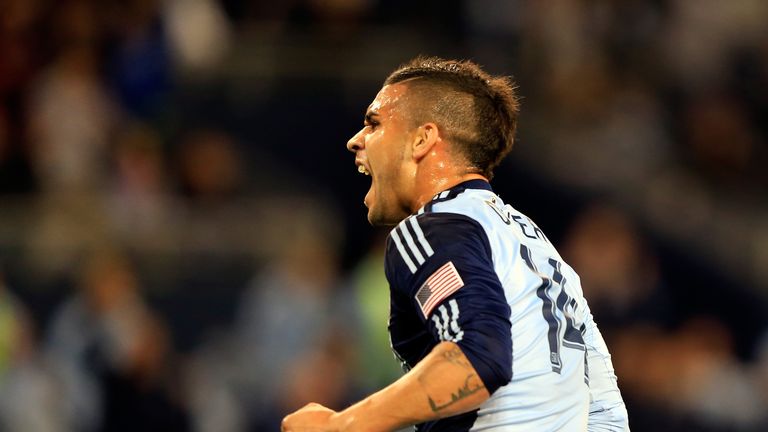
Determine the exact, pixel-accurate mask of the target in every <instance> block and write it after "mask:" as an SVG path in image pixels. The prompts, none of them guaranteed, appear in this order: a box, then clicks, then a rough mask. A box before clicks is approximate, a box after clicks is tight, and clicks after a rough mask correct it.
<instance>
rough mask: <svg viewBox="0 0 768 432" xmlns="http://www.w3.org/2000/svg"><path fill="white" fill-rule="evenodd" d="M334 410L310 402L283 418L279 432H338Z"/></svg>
mask: <svg viewBox="0 0 768 432" xmlns="http://www.w3.org/2000/svg"><path fill="white" fill-rule="evenodd" d="M335 415H336V411H334V410H332V409H329V408H326V407H324V406H322V405H320V404H318V403H310V404H307V405H305V406H304V407H303V408H301V409H300V410H298V411H296V412H294V413H293V414H289V415H287V416H286V417H285V418H284V419H283V424H282V426H281V427H280V430H281V432H340V431H341V429H340V428H339V426H338V425H336V424H334V423H336V422H335V421H334V420H335Z"/></svg>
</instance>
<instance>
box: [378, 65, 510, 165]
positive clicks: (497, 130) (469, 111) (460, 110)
mask: <svg viewBox="0 0 768 432" xmlns="http://www.w3.org/2000/svg"><path fill="white" fill-rule="evenodd" d="M405 81H407V83H405V84H406V85H407V86H408V97H407V98H406V99H407V100H410V101H411V103H412V104H411V107H410V108H411V114H412V115H413V116H414V118H413V121H414V122H418V123H421V122H425V121H432V122H435V123H436V124H437V125H438V127H440V128H441V130H442V131H443V132H444V133H445V134H446V138H447V139H448V140H449V141H450V142H452V143H453V144H455V145H456V146H457V148H458V150H459V151H460V152H461V153H462V155H463V156H464V157H465V158H466V159H467V162H468V163H469V164H470V165H471V168H472V169H475V170H477V171H478V172H479V173H480V174H483V175H484V176H486V177H487V178H489V179H490V178H492V177H493V170H494V168H496V167H497V166H498V165H499V163H501V160H502V159H504V157H505V156H506V155H507V154H508V153H509V151H510V150H511V149H512V144H513V143H514V139H515V130H516V128H517V117H518V113H519V112H520V104H519V101H518V98H517V96H516V95H515V84H514V81H512V79H511V78H510V77H506V76H491V75H489V74H488V73H486V72H485V71H483V70H482V68H481V67H480V66H478V65H477V64H475V63H473V62H471V61H466V60H446V59H442V58H439V57H423V56H420V57H416V58H415V59H413V60H411V61H409V62H407V63H405V64H403V65H401V66H400V67H398V68H397V69H396V70H395V71H394V72H392V73H391V74H390V75H389V77H387V79H386V80H385V81H384V85H389V84H397V83H404V82H405ZM412 96H414V97H413V98H412Z"/></svg>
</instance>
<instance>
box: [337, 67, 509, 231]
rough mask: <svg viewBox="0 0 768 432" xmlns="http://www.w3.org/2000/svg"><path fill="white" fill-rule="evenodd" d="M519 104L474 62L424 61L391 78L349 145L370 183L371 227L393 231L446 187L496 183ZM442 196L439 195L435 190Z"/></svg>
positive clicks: (502, 80) (502, 81) (504, 82)
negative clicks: (469, 182)
mask: <svg viewBox="0 0 768 432" xmlns="http://www.w3.org/2000/svg"><path fill="white" fill-rule="evenodd" d="M518 110H519V105H518V102H517V98H516V97H515V93H514V86H513V84H512V82H511V81H510V80H509V78H506V77H492V76H490V75H488V74H487V73H485V72H484V71H483V70H482V69H480V67H479V66H477V65H476V64H474V63H472V62H468V61H454V60H444V59H440V58H435V57H429V58H427V57H418V58H416V59H414V60H412V61H410V62H408V63H406V64H404V65H402V66H400V67H399V68H398V69H397V70H395V71H394V72H392V74H390V75H389V77H388V78H387V79H386V80H385V81H384V87H383V88H382V89H381V91H380V92H379V94H378V95H377V96H376V99H374V101H373V103H371V105H370V106H369V108H368V111H367V113H366V119H365V126H364V127H363V129H362V130H360V132H358V133H357V134H356V135H355V136H354V137H352V139H350V140H349V142H348V143H347V148H348V149H349V150H350V151H353V152H355V155H356V158H355V160H356V163H357V164H358V166H361V167H364V169H365V171H367V172H368V173H369V174H370V175H371V176H372V177H373V181H372V185H371V190H370V191H369V192H368V194H367V195H366V199H365V202H366V205H367V206H368V209H369V211H368V219H369V221H370V222H371V223H372V224H376V225H378V224H393V223H397V222H398V221H400V220H402V219H403V218H404V217H406V216H408V215H409V214H411V213H412V212H413V211H415V210H416V209H418V207H419V206H420V205H422V204H423V202H422V201H423V198H424V196H425V194H426V195H428V196H429V197H431V196H432V195H433V194H434V193H437V192H440V191H441V190H443V189H444V188H445V187H451V186H453V185H454V184H456V183H458V182H460V181H463V180H466V179H469V178H478V177H484V178H487V179H490V178H491V177H492V176H493V169H494V168H495V167H496V166H498V164H499V163H500V162H501V160H502V159H503V158H504V156H506V155H507V153H509V151H510V149H511V148H512V143H513V141H514V134H515V128H516V124H517V115H518ZM433 189H437V190H433Z"/></svg>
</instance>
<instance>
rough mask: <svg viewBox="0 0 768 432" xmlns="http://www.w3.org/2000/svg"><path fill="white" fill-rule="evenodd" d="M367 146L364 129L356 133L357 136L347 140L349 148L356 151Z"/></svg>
mask: <svg viewBox="0 0 768 432" xmlns="http://www.w3.org/2000/svg"><path fill="white" fill-rule="evenodd" d="M364 147H365V141H364V140H363V129H360V132H358V133H356V134H355V136H353V137H352V138H350V139H349V141H347V150H349V151H351V152H352V153H355V152H357V151H360V150H362V149H363V148H364Z"/></svg>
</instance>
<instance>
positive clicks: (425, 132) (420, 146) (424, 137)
mask: <svg viewBox="0 0 768 432" xmlns="http://www.w3.org/2000/svg"><path fill="white" fill-rule="evenodd" d="M439 140H440V134H439V130H438V128H437V125H436V124H434V123H424V124H423V125H421V126H419V127H418V128H416V136H415V137H414V138H413V143H412V148H411V154H412V155H413V158H414V159H415V160H416V161H420V160H421V159H423V158H424V156H426V155H428V154H429V152H430V151H432V149H433V148H434V147H435V144H437V142H438V141H439Z"/></svg>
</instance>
